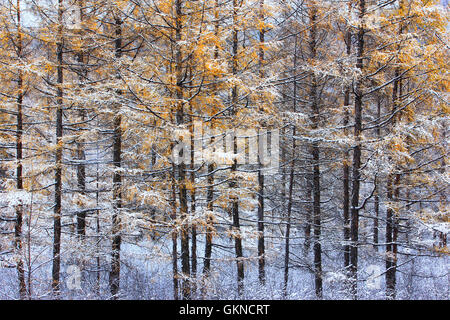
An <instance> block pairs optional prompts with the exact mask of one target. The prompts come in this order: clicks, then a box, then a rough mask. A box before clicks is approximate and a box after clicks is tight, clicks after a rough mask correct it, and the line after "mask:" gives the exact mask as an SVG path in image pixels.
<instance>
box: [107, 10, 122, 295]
mask: <svg viewBox="0 0 450 320" xmlns="http://www.w3.org/2000/svg"><path fill="white" fill-rule="evenodd" d="M114 19H115V21H114V23H115V57H116V58H117V59H120V58H121V57H122V23H123V22H122V19H121V18H120V17H118V16H116V17H115V18H114ZM121 94H122V92H121V91H120V90H118V91H117V95H118V96H120V95H121ZM116 108H117V110H116V114H115V116H114V124H113V126H114V135H113V165H114V174H113V216H112V248H111V249H112V255H111V271H110V273H109V286H110V290H111V297H112V299H118V298H119V297H118V294H119V289H120V246H121V243H122V237H121V234H120V231H121V221H120V210H121V208H122V174H121V172H120V168H121V167H122V128H121V126H122V116H121V114H120V105H117V106H116Z"/></svg>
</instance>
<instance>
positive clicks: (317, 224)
mask: <svg viewBox="0 0 450 320" xmlns="http://www.w3.org/2000/svg"><path fill="white" fill-rule="evenodd" d="M309 14H310V16H309V18H310V29H309V31H310V33H309V38H310V39H309V49H310V58H311V62H312V63H314V60H315V59H316V50H317V47H316V36H317V24H316V20H317V8H316V6H315V5H314V4H313V5H312V6H311V8H310V13H309ZM309 94H310V99H311V112H312V117H311V118H312V128H313V130H317V129H318V128H319V125H320V109H319V102H318V97H317V79H316V76H315V74H314V73H312V74H311V91H310V93H309ZM311 155H312V159H313V226H314V245H313V251H314V284H315V291H316V297H317V298H318V299H322V297H323V294H322V247H321V243H320V234H321V212H320V150H319V144H318V142H317V141H314V142H313V143H312V147H311Z"/></svg>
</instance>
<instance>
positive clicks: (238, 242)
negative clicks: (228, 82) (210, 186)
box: [230, 0, 244, 296]
mask: <svg viewBox="0 0 450 320" xmlns="http://www.w3.org/2000/svg"><path fill="white" fill-rule="evenodd" d="M237 8H238V1H237V0H233V25H234V26H233V32H232V45H233V48H232V73H233V75H236V74H237V66H238V63H237V53H238V30H237V27H236V24H237ZM231 99H232V105H233V108H232V113H233V115H234V114H236V111H237V102H238V88H237V86H234V87H233V89H232V92H231ZM233 153H234V154H237V139H236V135H234V136H233ZM236 170H237V160H236V159H235V160H234V161H233V164H232V166H231V174H232V175H234V173H235V172H236ZM230 188H232V189H236V188H237V181H236V179H235V178H233V179H232V180H231V182H230ZM231 216H232V219H233V231H234V233H235V235H234V248H235V252H236V266H237V285H238V294H239V295H240V296H241V295H242V294H243V291H244V261H243V260H242V257H243V251H242V239H241V235H240V231H241V227H240V222H239V200H238V199H237V198H236V196H233V198H232V201H231Z"/></svg>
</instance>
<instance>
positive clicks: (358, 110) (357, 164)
mask: <svg viewBox="0 0 450 320" xmlns="http://www.w3.org/2000/svg"><path fill="white" fill-rule="evenodd" d="M365 11H366V2H365V0H360V1H359V26H358V34H357V44H356V47H357V53H356V55H357V56H356V68H358V69H359V70H361V71H362V70H363V56H364V22H363V20H364V16H365ZM361 87H362V79H361V77H360V76H358V78H357V79H356V81H355V87H354V92H355V108H354V117H355V126H354V134H353V135H354V138H355V146H354V148H353V163H352V196H351V226H350V233H351V235H350V236H351V247H350V275H351V281H352V283H351V293H352V296H353V299H357V292H358V291H357V290H358V289H357V287H358V284H357V272H358V233H359V193H360V184H361V171H360V170H361V137H360V135H361V129H362V99H363V92H362V88H361Z"/></svg>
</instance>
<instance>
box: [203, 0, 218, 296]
mask: <svg viewBox="0 0 450 320" xmlns="http://www.w3.org/2000/svg"><path fill="white" fill-rule="evenodd" d="M218 9H219V0H215V2H214V18H215V24H214V32H215V35H216V36H218V34H219V12H218ZM218 58H219V48H218V46H217V45H216V46H215V47H214V59H215V60H217V59H218ZM216 89H217V88H216V87H215V85H213V94H216ZM210 132H211V133H213V132H214V119H211V130H210ZM210 145H211V146H213V145H214V136H212V137H211V140H210ZM213 151H214V150H213ZM214 168H215V166H214V162H212V161H211V162H209V163H208V188H207V194H206V207H207V210H208V215H207V217H206V232H205V260H204V262H203V277H205V278H206V277H208V276H209V273H210V270H211V253H212V233H213V217H212V216H211V213H212V212H213V209H214V206H213V199H214ZM205 294H206V288H205V286H203V288H202V295H203V296H205Z"/></svg>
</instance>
